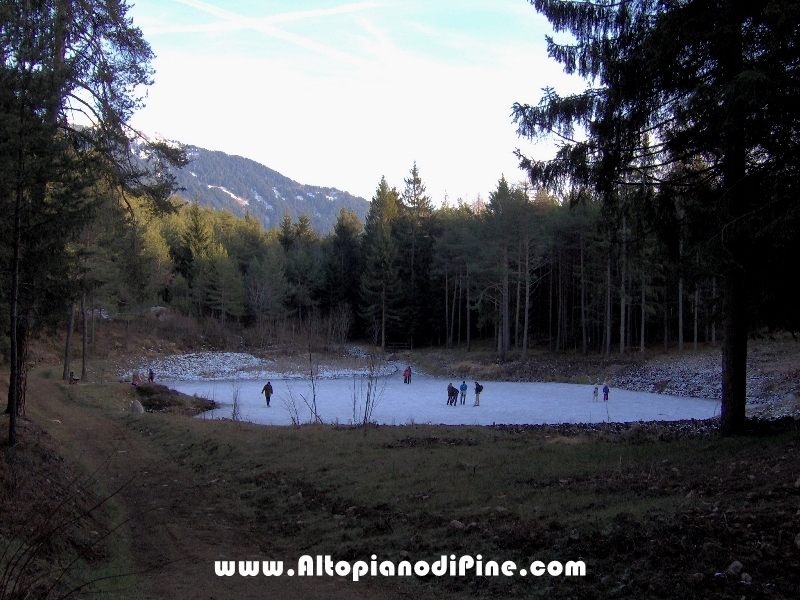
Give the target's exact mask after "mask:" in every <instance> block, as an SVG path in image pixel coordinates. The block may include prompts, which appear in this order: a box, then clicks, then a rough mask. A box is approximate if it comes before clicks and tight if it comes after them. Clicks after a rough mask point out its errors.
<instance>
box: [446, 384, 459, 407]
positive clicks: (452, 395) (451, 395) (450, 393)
mask: <svg viewBox="0 0 800 600" xmlns="http://www.w3.org/2000/svg"><path fill="white" fill-rule="evenodd" d="M457 398H458V390H457V389H456V388H455V386H454V385H453V384H452V383H448V384H447V405H448V406H450V405H451V404H452V405H453V406H455V405H456V399H457Z"/></svg>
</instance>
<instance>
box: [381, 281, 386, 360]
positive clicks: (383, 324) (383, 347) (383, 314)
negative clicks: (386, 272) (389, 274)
mask: <svg viewBox="0 0 800 600" xmlns="http://www.w3.org/2000/svg"><path fill="white" fill-rule="evenodd" d="M381 350H384V351H385V350H386V285H384V286H383V289H382V290H381Z"/></svg>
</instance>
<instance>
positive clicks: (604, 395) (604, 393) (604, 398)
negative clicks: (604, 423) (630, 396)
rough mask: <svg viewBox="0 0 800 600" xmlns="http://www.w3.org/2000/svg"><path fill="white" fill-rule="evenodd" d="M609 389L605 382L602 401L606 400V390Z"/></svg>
mask: <svg viewBox="0 0 800 600" xmlns="http://www.w3.org/2000/svg"><path fill="white" fill-rule="evenodd" d="M609 391H610V390H609V389H608V384H605V385H604V386H603V402H608V392H609Z"/></svg>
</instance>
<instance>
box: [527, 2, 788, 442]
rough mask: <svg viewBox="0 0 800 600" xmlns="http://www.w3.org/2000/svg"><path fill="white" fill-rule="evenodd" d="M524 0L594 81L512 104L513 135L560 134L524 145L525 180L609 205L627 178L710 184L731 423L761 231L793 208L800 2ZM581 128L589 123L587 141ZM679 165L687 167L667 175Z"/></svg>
mask: <svg viewBox="0 0 800 600" xmlns="http://www.w3.org/2000/svg"><path fill="white" fill-rule="evenodd" d="M532 4H533V5H534V6H535V7H536V9H537V10H539V11H540V12H542V13H543V14H544V15H545V16H546V17H547V18H548V19H549V20H550V22H551V23H552V25H553V27H554V29H555V30H556V31H567V32H569V33H571V34H572V36H573V37H574V39H575V42H574V43H570V44H557V43H556V42H555V41H554V40H553V39H552V38H549V39H548V51H549V54H550V56H551V57H553V58H555V59H556V60H558V61H559V62H561V63H562V64H563V65H564V69H565V71H566V72H568V73H577V74H579V75H581V76H582V77H584V78H586V79H587V80H588V81H589V82H590V84H591V86H590V87H589V88H587V90H586V91H585V92H583V93H581V94H577V95H573V96H567V97H560V96H559V95H558V94H556V93H555V92H554V91H553V90H547V92H546V94H545V96H544V98H542V100H541V102H540V103H539V104H538V105H536V106H528V105H520V104H517V105H515V106H514V108H513V111H514V115H515V119H516V122H517V123H518V125H519V133H520V134H521V135H523V136H529V137H536V136H539V135H549V134H550V133H551V132H555V133H556V134H558V135H560V136H561V137H562V139H563V140H564V144H563V145H562V146H561V148H560V149H559V151H558V153H557V155H556V158H555V159H554V160H552V161H544V162H543V161H535V160H530V159H527V158H525V157H524V156H522V155H521V154H520V159H521V164H522V166H523V167H524V168H526V169H527V170H528V172H529V174H530V177H531V180H532V181H533V182H534V183H535V184H543V185H549V186H563V187H569V186H571V185H576V184H577V185H587V186H592V187H594V188H595V189H596V190H597V192H598V193H599V195H600V197H601V198H602V200H603V201H604V202H605V203H606V204H610V205H613V204H616V203H618V202H619V199H620V197H621V196H622V195H623V189H624V188H625V187H626V186H628V185H630V184H631V183H630V182H632V181H635V177H634V175H636V176H637V177H644V178H646V180H647V181H648V182H649V183H652V184H653V185H655V186H657V187H658V190H659V192H660V193H661V194H663V195H671V194H673V195H674V194H676V193H680V192H681V191H682V190H685V189H686V187H687V185H689V184H690V183H691V179H694V180H696V181H699V182H701V184H702V185H703V186H707V185H708V184H711V187H712V191H711V193H710V194H708V195H707V196H706V197H705V202H707V203H709V204H710V205H711V206H713V218H711V219H707V220H706V221H705V225H706V231H705V235H704V239H705V240H706V242H707V243H708V242H710V244H709V246H708V248H709V249H710V250H713V252H707V254H708V255H714V256H716V261H717V267H716V269H717V270H718V271H719V272H720V273H721V279H722V281H723V285H722V295H723V298H724V301H723V306H724V310H723V329H724V334H725V342H724V345H723V360H722V363H723V364H722V372H723V394H722V419H721V429H722V432H723V433H724V434H734V433H739V432H741V431H743V430H744V427H745V421H746V418H745V405H746V360H747V335H748V326H749V315H750V311H749V308H748V307H749V305H750V303H751V302H752V300H753V294H752V278H753V277H754V276H755V274H756V273H758V271H759V270H760V269H761V268H763V263H765V262H769V261H771V260H773V258H772V257H773V254H774V253H773V252H772V251H771V249H772V248H771V246H772V245H773V244H774V243H775V240H774V238H773V237H769V238H765V237H763V236H762V235H761V232H762V231H763V230H764V229H767V228H771V227H772V225H773V224H774V223H777V222H781V221H785V220H786V219H788V218H793V217H791V215H792V214H793V211H794V210H795V208H794V207H795V205H796V200H795V198H796V193H795V190H796V187H797V173H798V169H797V167H798V161H799V160H800V158H798V157H800V154H799V153H798V152H797V139H798V132H800V109H799V108H798V103H797V101H796V90H797V89H798V88H799V87H800V73H799V72H798V70H797V69H796V64H797V61H798V59H799V58H800V56H799V55H800V47H799V46H798V44H797V43H796V35H797V34H796V23H797V22H798V17H800V8H798V5H797V3H796V2H794V1H793V0H754V1H753V2H748V3H744V2H740V1H739V0H717V1H715V2H706V1H701V0H688V1H685V0H668V1H664V2H653V1H652V0H635V1H634V0H631V1H623V2H619V1H617V0H596V1H594V2H562V1H557V0H533V1H532ZM576 127H581V128H583V129H584V130H585V131H586V138H585V140H584V141H577V138H576V136H575V135H574V131H575V128H576ZM675 164H682V165H686V166H687V167H688V168H689V169H691V170H692V171H693V176H692V178H691V179H686V178H670V176H669V175H670V171H669V170H668V167H669V166H671V165H675ZM673 172H675V171H673ZM634 185H640V183H639V182H635V183H634Z"/></svg>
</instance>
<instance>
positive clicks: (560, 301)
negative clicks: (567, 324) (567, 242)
mask: <svg viewBox="0 0 800 600" xmlns="http://www.w3.org/2000/svg"><path fill="white" fill-rule="evenodd" d="M562 265H563V263H562V262H561V253H560V252H559V255H558V283H557V284H556V289H557V292H558V293H557V294H556V352H558V351H559V350H564V340H563V339H562V338H563V335H564V333H563V332H564V330H563V328H562V324H563V320H564V319H563V315H562V310H563V305H564V274H563V266H562Z"/></svg>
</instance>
